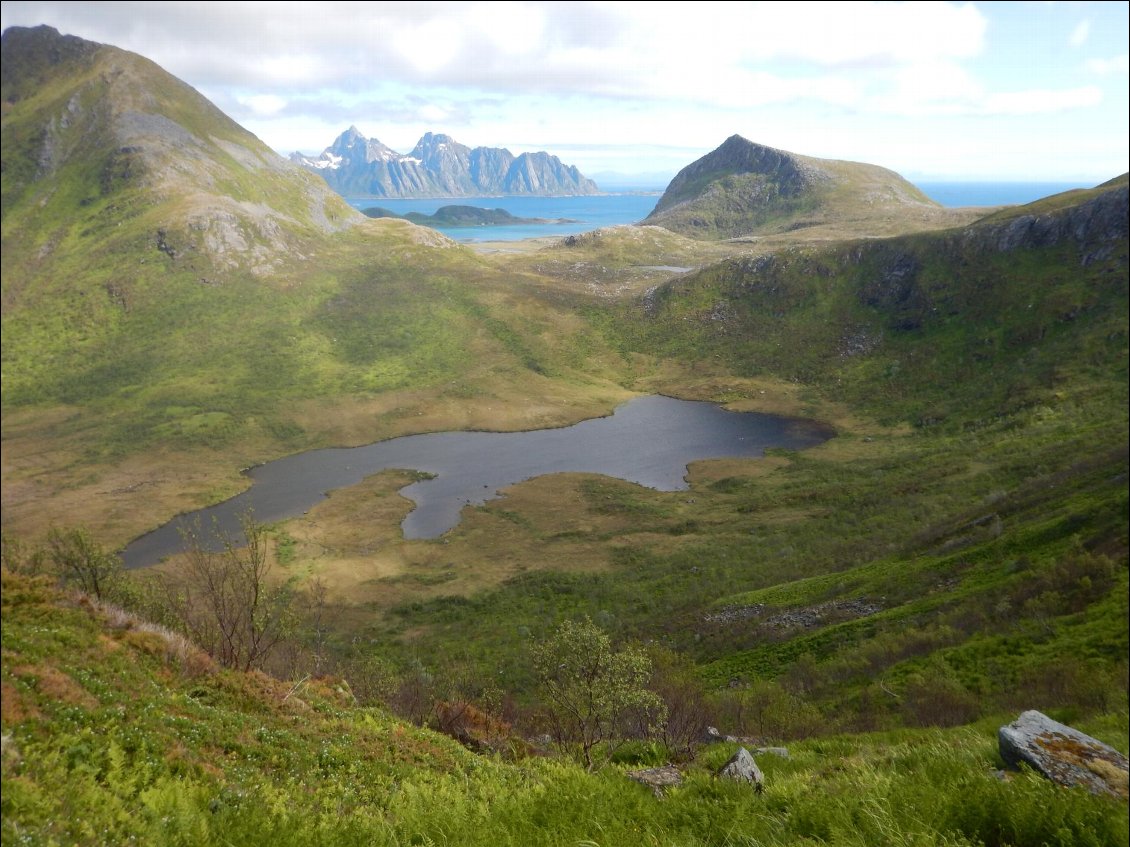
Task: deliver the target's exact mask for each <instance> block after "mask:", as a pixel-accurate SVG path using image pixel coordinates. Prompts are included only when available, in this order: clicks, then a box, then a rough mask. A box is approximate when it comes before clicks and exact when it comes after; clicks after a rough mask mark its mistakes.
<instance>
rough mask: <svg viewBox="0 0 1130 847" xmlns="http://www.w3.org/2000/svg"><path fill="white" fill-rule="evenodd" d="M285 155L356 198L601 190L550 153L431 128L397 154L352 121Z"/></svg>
mask: <svg viewBox="0 0 1130 847" xmlns="http://www.w3.org/2000/svg"><path fill="white" fill-rule="evenodd" d="M290 160H291V161H292V162H295V163H297V164H299V165H301V166H302V167H304V168H306V169H307V170H310V171H312V172H314V173H318V174H321V175H322V177H324V178H325V180H326V182H327V183H328V184H329V185H330V187H331V188H333V189H334V191H336V192H338V193H339V194H341V195H344V196H346V197H356V198H379V197H383V198H403V197H475V196H494V195H506V194H523V195H545V196H553V195H557V196H561V195H576V194H596V193H598V192H599V190H600V189H599V188H597V185H596V183H595V182H593V181H592V180H591V179H588V178H587V177H586V176H584V174H582V173H581V172H580V171H579V170H577V168H576V167H574V166H572V165H565V164H563V163H562V162H561V160H560V159H558V158H557V157H556V156H552V155H550V154H549V153H545V152H537V153H522V154H521V155H518V156H515V155H514V154H513V153H511V152H510V151H509V150H506V149H504V148H499V147H475V148H473V149H472V148H470V147H467V146H466V145H463V144H460V143H459V142H457V141H456V140H455V139H453V138H452V137H451V136H449V135H443V134H438V133H431V132H428V133H425V134H424V136H423V138H421V139H420V140H419V141H418V142H417V143H416V146H415V147H414V148H412V152H411V153H409V154H408V155H402V154H400V153H397V152H396V151H395V150H393V149H392V148H391V147H388V146H387V145H385V144H382V143H381V142H380V141H378V140H377V139H375V138H366V137H365V136H364V135H362V134H361V133H360V132H359V131H358V129H357V127H355V126H351V127H350V128H349V129H347V130H346V131H345V132H343V133H342V134H341V135H339V136H338V137H337V139H336V140H335V141H334V143H333V144H331V145H330V146H329V147H327V148H326V149H325V150H323V151H322V153H321V155H320V156H317V157H309V156H305V155H303V154H302V153H298V152H295V153H291V154H290Z"/></svg>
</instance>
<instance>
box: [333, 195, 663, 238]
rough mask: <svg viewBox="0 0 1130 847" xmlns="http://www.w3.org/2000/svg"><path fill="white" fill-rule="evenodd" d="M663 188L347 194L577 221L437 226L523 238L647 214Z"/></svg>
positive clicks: (429, 211)
mask: <svg viewBox="0 0 1130 847" xmlns="http://www.w3.org/2000/svg"><path fill="white" fill-rule="evenodd" d="M661 194H662V191H661V190H656V191H655V192H653V193H647V194H641V193H630V194H591V195H588V196H586V197H457V198H447V199H429V200H384V199H382V200H357V199H354V198H348V197H347V198H346V200H348V202H349V204H350V205H351V206H353V207H354V208H356V209H368V208H370V207H372V206H379V207H381V208H382V209H388V210H389V211H390V212H395V213H396V214H398V215H404V214H407V213H408V212H422V213H423V214H425V215H434V214H435V212H436V209H438V208H439V207H440V206H475V207H477V208H480V209H505V210H506V211H508V212H509V213H510V214H512V215H514V217H516V218H550V219H556V218H568V219H569V220H572V221H575V223H566V224H521V225H516V226H479V227H437V229H438V230H439V231H440V232H442V233H443V234H444V235H446V236H447V237H448V238H453V239H455V240H456V241H464V242H474V241H520V240H522V239H523V238H546V237H550V238H564V237H565V236H566V235H576V234H578V233H581V232H589V231H590V230H594V229H600V228H601V227H605V226H616V225H618V224H633V223H637V222H638V221H642V220H643V219H644V218H646V217H647V216H648V215H649V214H650V213H651V210H652V209H654V208H655V204H656V203H658V202H659V197H660V195H661Z"/></svg>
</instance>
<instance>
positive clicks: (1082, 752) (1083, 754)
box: [997, 711, 1130, 799]
mask: <svg viewBox="0 0 1130 847" xmlns="http://www.w3.org/2000/svg"><path fill="white" fill-rule="evenodd" d="M997 738H998V742H999V745H1000V754H1001V758H1002V759H1004V761H1005V762H1006V763H1007V764H1008V765H1009V766H1011V767H1013V768H1019V767H1020V764H1021V763H1022V762H1023V763H1024V764H1026V765H1029V766H1030V767H1032V768H1034V769H1035V770H1036V771H1038V772H1039V773H1041V774H1043V775H1044V776H1045V777H1047V778H1048V779H1050V780H1052V781H1053V782H1056V783H1059V784H1060V785H1066V786H1075V785H1081V786H1084V787H1085V788H1087V789H1088V790H1089V791H1091V793H1093V794H1107V795H1110V796H1112V797H1121V798H1123V799H1126V798H1127V796H1128V794H1127V775H1128V773H1130V767H1128V765H1127V761H1126V757H1125V756H1123V755H1122V754H1121V753H1119V752H1118V751H1117V750H1115V749H1114V748H1113V747H1108V746H1107V745H1106V744H1103V743H1102V742H1101V741H1098V740H1096V739H1094V738H1091V737H1090V736H1089V735H1084V734H1083V733H1081V732H1079V731H1078V730H1076V729H1072V728H1071V727H1069V726H1065V725H1064V724H1061V723H1059V722H1057V721H1053V720H1052V719H1051V718H1049V717H1048V716H1047V715H1045V714H1042V713H1041V712H1037V711H1028V712H1024V713H1023V714H1022V715H1020V717H1018V718H1017V719H1016V720H1015V721H1013V722H1012V723H1010V724H1009V725H1008V726H1002V727H1001V728H1000V731H999V732H998V733H997Z"/></svg>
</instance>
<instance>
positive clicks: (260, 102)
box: [238, 94, 287, 117]
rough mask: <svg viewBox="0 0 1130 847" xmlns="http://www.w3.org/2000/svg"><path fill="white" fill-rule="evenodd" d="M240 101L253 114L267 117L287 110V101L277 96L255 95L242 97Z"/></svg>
mask: <svg viewBox="0 0 1130 847" xmlns="http://www.w3.org/2000/svg"><path fill="white" fill-rule="evenodd" d="M238 101H239V102H240V103H242V104H243V105H244V106H246V107H247V108H248V109H250V110H251V112H252V114H255V115H259V116H260V117H266V116H268V115H274V114H277V113H279V112H281V111H282V110H283V109H285V108H286V104H287V101H286V99H285V98H283V97H279V96H278V95H277V94H253V95H251V96H249V97H240V98H238Z"/></svg>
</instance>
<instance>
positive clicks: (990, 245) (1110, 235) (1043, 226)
mask: <svg viewBox="0 0 1130 847" xmlns="http://www.w3.org/2000/svg"><path fill="white" fill-rule="evenodd" d="M1103 188H1107V189H1108V190H1105V191H1101V192H1100V193H1098V194H1097V195H1096V196H1094V197H1092V198H1091V199H1088V200H1086V201H1084V202H1082V203H1078V204H1077V205H1073V206H1071V207H1070V208H1067V209H1055V210H1051V211H1048V212H1044V213H1042V214H1041V213H1040V212H1038V211H1032V212H1028V213H1025V214H1020V215H1016V216H1013V217H1009V218H1006V219H1004V220H1001V221H1000V222H995V221H994V220H993V219H992V218H990V219H988V220H986V221H984V222H982V223H979V224H975V225H974V226H972V227H969V228H968V229H966V230H965V231H964V233H963V239H964V240H965V241H966V242H967V243H970V244H972V245H975V246H978V247H981V248H983V249H986V250H992V251H995V252H998V253H1011V252H1014V251H1016V250H1022V249H1032V248H1038V247H1052V246H1055V245H1057V244H1061V243H1063V242H1065V241H1070V242H1074V243H1075V244H1077V245H1079V246H1080V247H1083V248H1085V249H1084V251H1083V254H1082V257H1081V260H1080V261H1081V263H1082V264H1083V265H1089V264H1091V263H1092V262H1094V261H1097V260H1100V259H1103V258H1106V256H1107V255H1109V251H1110V245H1111V244H1113V243H1115V242H1117V241H1119V240H1120V239H1123V238H1126V237H1127V235H1128V234H1130V188H1128V186H1127V182H1126V178H1125V177H1121V178H1120V179H1119V180H1112V181H1111V183H1108V184H1106V185H1104V186H1099V189H1103Z"/></svg>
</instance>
